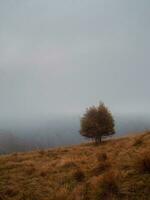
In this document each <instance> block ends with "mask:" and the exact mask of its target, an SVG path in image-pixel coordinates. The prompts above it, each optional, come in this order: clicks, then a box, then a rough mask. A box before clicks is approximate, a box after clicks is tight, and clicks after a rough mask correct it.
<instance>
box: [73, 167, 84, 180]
mask: <svg viewBox="0 0 150 200" xmlns="http://www.w3.org/2000/svg"><path fill="white" fill-rule="evenodd" d="M73 178H74V179H75V180H76V181H78V182H81V181H83V180H84V179H85V174H84V172H83V171H82V170H81V169H77V170H76V171H75V172H74V173H73Z"/></svg>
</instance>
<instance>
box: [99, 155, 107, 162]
mask: <svg viewBox="0 0 150 200" xmlns="http://www.w3.org/2000/svg"><path fill="white" fill-rule="evenodd" d="M97 160H98V161H106V160H107V154H106V153H99V154H97Z"/></svg>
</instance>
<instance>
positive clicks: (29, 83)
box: [0, 0, 150, 153]
mask: <svg viewBox="0 0 150 200" xmlns="http://www.w3.org/2000/svg"><path fill="white" fill-rule="evenodd" d="M149 8H150V1H149V0H144V1H141V0H126V1H124V0H113V1H111V0H92V1H91V0H82V1H79V0H76V1H72V0H65V1H63V0H55V1H52V0H42V1H41V0H26V1H23V0H19V1H18V0H8V1H2V0H0V152H2V153H7V152H12V151H22V150H23V151H24V150H31V149H36V148H47V147H52V146H60V145H68V144H69V145H70V144H76V143H80V142H82V141H84V139H83V138H82V137H80V135H79V132H78V131H79V128H80V117H81V116H82V114H83V113H84V112H85V109H86V108H87V107H89V106H91V105H97V104H98V103H99V101H100V100H102V101H103V102H104V103H105V104H106V105H107V106H108V107H109V108H110V110H111V111H112V113H113V115H114V116H115V119H116V130H117V134H118V135H119V134H125V133H128V132H136V131H137V132H138V131H143V130H145V129H149V128H150V125H149V122H150V108H149V102H150V92H149V85H150V79H149V74H150V66H149V65H150V60H149V52H150V40H149V35H150V22H149V19H150V12H149Z"/></svg>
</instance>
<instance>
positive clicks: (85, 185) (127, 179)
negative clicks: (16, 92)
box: [0, 132, 150, 200]
mask: <svg viewBox="0 0 150 200" xmlns="http://www.w3.org/2000/svg"><path fill="white" fill-rule="evenodd" d="M149 191H150V132H146V133H144V134H141V135H137V136H136V135H135V136H129V137H126V138H118V139H111V140H108V141H104V142H103V143H102V145H99V146H95V145H93V144H92V143H86V144H81V145H78V146H72V147H66V148H55V149H49V150H39V151H33V152H29V153H15V154H11V155H6V156H0V200H98V199H102V200H103V199H104V200H107V199H109V200H111V199H125V200H126V199H131V200H133V199H137V200H138V199H139V200H141V199H145V200H146V199H147V200H148V197H149V196H148V195H149Z"/></svg>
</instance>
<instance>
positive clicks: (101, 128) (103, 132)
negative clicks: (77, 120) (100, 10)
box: [80, 103, 115, 144]
mask: <svg viewBox="0 0 150 200" xmlns="http://www.w3.org/2000/svg"><path fill="white" fill-rule="evenodd" d="M114 133H115V123H114V119H113V116H112V114H111V112H110V111H109V110H108V108H107V107H106V106H105V105H104V104H103V103H100V104H99V106H98V107H96V106H92V107H90V108H88V109H87V110H86V113H85V114H84V116H83V117H82V118H81V130H80V134H81V135H82V136H84V137H88V138H92V139H94V140H95V142H96V143H97V144H99V143H101V141H102V138H103V137H108V136H111V135H113V134H114Z"/></svg>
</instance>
